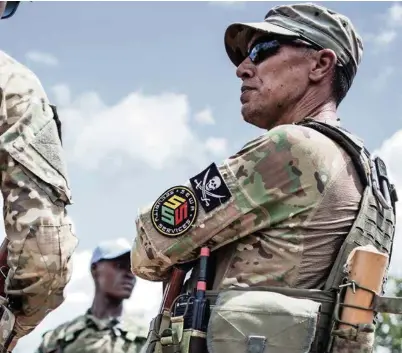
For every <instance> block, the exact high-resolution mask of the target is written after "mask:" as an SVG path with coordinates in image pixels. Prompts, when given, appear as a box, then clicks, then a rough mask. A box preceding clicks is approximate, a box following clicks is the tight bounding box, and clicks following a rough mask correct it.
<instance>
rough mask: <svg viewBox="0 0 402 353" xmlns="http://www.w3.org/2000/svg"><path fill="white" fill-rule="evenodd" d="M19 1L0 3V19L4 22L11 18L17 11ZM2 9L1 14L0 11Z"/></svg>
mask: <svg viewBox="0 0 402 353" xmlns="http://www.w3.org/2000/svg"><path fill="white" fill-rule="evenodd" d="M19 5H20V1H0V15H1V17H0V19H2V20H6V19H7V18H10V17H12V16H13V15H14V14H15V12H16V11H17V9H18V6H19ZM2 9H3V13H1V10H2Z"/></svg>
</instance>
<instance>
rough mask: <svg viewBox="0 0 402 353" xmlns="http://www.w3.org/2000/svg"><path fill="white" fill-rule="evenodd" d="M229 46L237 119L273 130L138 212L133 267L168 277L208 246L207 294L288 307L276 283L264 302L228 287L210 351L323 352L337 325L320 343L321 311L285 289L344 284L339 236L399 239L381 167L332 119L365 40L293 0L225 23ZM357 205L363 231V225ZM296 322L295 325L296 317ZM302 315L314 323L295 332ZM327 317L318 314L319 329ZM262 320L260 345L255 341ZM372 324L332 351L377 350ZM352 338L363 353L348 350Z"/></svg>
mask: <svg viewBox="0 0 402 353" xmlns="http://www.w3.org/2000/svg"><path fill="white" fill-rule="evenodd" d="M225 48H226V51H227V53H228V56H229V58H230V60H231V61H232V62H233V64H235V66H236V67H237V70H236V74H237V76H238V77H239V78H240V79H241V81H242V86H241V90H240V101H241V103H242V108H241V113H242V116H243V118H244V120H245V121H246V122H248V123H250V124H253V125H255V126H257V127H259V128H262V129H265V130H267V132H266V133H264V134H263V135H262V136H260V137H258V138H256V139H254V140H253V141H250V142H249V143H247V144H246V145H245V146H244V147H243V148H242V149H241V150H240V151H239V152H238V153H237V154H235V155H234V156H231V157H229V158H228V159H226V160H225V161H224V162H223V163H221V164H219V165H216V164H214V163H213V164H211V165H210V166H208V167H207V168H206V169H205V170H203V171H202V172H200V173H199V174H198V175H196V176H194V177H192V178H189V180H188V181H187V182H186V183H185V184H184V185H183V186H174V187H172V188H170V189H169V190H168V191H166V192H164V193H163V194H162V195H161V196H160V197H159V198H158V199H157V200H156V201H155V202H154V203H153V204H152V205H150V206H149V207H145V208H143V209H142V210H141V211H140V214H139V217H138V219H137V230H138V235H137V237H136V239H135V244H134V247H133V250H132V260H131V261H132V270H133V272H134V273H135V274H137V275H138V276H140V277H142V278H144V279H148V280H151V281H161V280H167V279H168V278H169V277H170V274H171V271H172V269H173V268H174V267H175V266H176V265H180V264H182V263H185V262H189V261H192V260H194V259H196V258H197V257H198V256H199V253H200V247H203V246H208V247H209V248H210V250H211V251H212V253H213V254H214V255H215V259H216V263H217V264H216V271H215V280H214V283H213V289H216V290H224V289H227V288H233V287H240V288H244V287H251V286H253V287H255V286H257V287H262V286H264V287H268V286H269V287H270V288H274V289H275V290H276V291H278V290H280V289H282V291H279V293H282V296H281V297H280V299H277V297H275V296H274V294H275V293H274V290H272V289H271V290H267V291H265V292H259V295H260V297H258V296H257V297H253V293H256V292H255V291H254V292H253V291H249V292H247V291H242V292H240V291H239V292H238V293H241V294H238V297H236V293H237V292H236V291H230V292H222V297H221V298H220V299H221V300H220V302H219V307H225V304H227V307H226V308H223V309H222V311H221V312H219V313H218V314H216V315H215V319H216V325H214V324H213V322H214V320H215V319H214V320H212V319H211V320H212V321H209V325H210V327H211V326H212V333H211V336H209V338H208V348H211V349H212V351H211V353H217V352H224V351H231V352H233V353H236V352H244V351H247V349H251V350H253V351H258V352H263V351H265V350H268V351H269V350H270V347H273V348H272V349H273V350H275V351H276V352H281V348H282V349H283V351H284V352H288V351H289V350H292V347H293V348H294V351H295V352H296V351H298V352H302V351H303V352H307V351H308V350H309V349H310V348H311V349H312V351H314V352H317V353H318V352H324V349H325V348H324V345H325V342H324V340H323V341H321V338H323V337H324V336H325V331H330V326H329V324H328V326H323V327H324V330H320V331H318V329H317V340H318V341H319V342H316V343H317V344H316V345H315V344H314V345H313V340H314V331H311V330H315V329H316V326H315V324H316V323H314V322H313V320H316V317H315V318H313V316H311V313H312V312H315V310H317V303H315V302H314V300H310V301H308V302H307V301H303V302H302V303H300V302H297V301H295V298H297V297H298V295H297V294H295V295H294V296H293V297H292V296H291V295H287V294H284V293H285V290H284V289H289V288H297V289H324V288H325V289H326V290H328V291H329V290H330V289H331V290H332V289H334V290H337V289H339V287H338V285H339V284H340V283H339V282H338V279H342V278H343V275H342V265H343V263H338V266H335V267H333V265H334V261H335V259H336V258H337V255H338V253H339V250H340V248H341V245H342V243H343V242H344V240H345V238H346V237H347V236H348V235H349V234H351V236H350V237H348V244H355V242H357V243H358V244H369V243H370V242H371V243H372V244H375V245H376V246H378V247H377V248H380V249H381V250H383V249H386V250H388V251H390V246H389V244H390V243H391V242H390V241H389V240H388V238H387V237H392V234H393V232H394V228H393V225H394V220H395V217H394V215H393V214H392V208H391V207H389V206H390V204H388V205H386V204H384V203H383V204H382V205H384V207H385V208H382V209H381V210H380V206H378V207H379V208H378V213H377V208H376V207H377V206H376V205H377V204H378V205H379V204H380V203H379V200H381V198H380V196H377V195H378V193H379V192H378V189H377V186H375V185H374V183H372V184H371V181H370V182H368V181H367V179H368V178H370V179H371V178H373V179H372V180H375V179H374V178H375V177H374V173H375V172H373V174H371V170H373V169H372V168H371V166H372V164H371V163H370V160H369V159H368V157H367V155H366V154H365V152H362V151H364V149H363V147H364V146H362V142H361V140H360V139H358V138H356V137H355V136H353V135H351V134H349V133H347V132H345V131H344V130H342V129H340V122H339V119H338V117H337V108H338V106H339V104H340V103H341V101H342V100H343V99H344V97H345V96H346V94H347V92H348V91H349V89H350V87H351V85H352V82H353V80H354V78H355V75H356V73H357V69H358V66H359V64H360V61H361V58H362V53H363V44H362V40H361V38H360V36H359V35H358V33H357V32H356V30H355V28H354V26H353V25H352V23H351V22H350V20H349V19H348V18H346V17H345V16H343V15H340V14H338V13H336V12H334V11H331V10H328V9H326V8H324V7H321V6H317V5H314V4H302V3H299V4H296V5H282V6H277V7H274V8H273V9H271V10H270V11H269V12H268V14H267V15H266V17H265V20H264V21H263V22H259V23H249V24H242V23H236V24H232V25H230V26H229V27H228V29H227V30H226V33H225ZM336 137H337V138H336ZM338 142H339V143H338ZM340 142H342V144H340ZM341 146H342V147H345V149H344V148H342V147H341ZM176 185H178V184H176ZM364 188H366V189H364ZM363 190H364V191H365V194H364V202H363V203H361V200H362V195H363ZM384 192H385V191H384ZM387 192H388V191H387ZM372 195H376V196H372ZM368 205H369V206H368ZM381 207H382V206H381ZM359 211H361V213H360V215H359V218H358V219H359V222H361V223H357V226H358V229H355V228H354V227H353V228H352V225H353V224H354V222H355V221H356V219H357V216H358V212H359ZM380 212H383V213H382V215H380ZM384 218H387V220H386V221H381V219H384ZM377 222H378V223H377ZM369 224H370V225H371V224H376V225H373V226H372V227H373V229H374V230H373V232H374V233H373V234H375V235H372V233H370V230H366V227H368V225H369ZM377 227H378V228H377ZM362 229H364V230H362ZM367 229H369V228H367ZM377 229H380V230H378V231H377ZM351 230H353V233H349V231H351ZM376 232H377V233H376ZM357 239H358V240H357ZM370 239H371V240H370ZM372 239H376V241H378V242H377V243H374V240H372ZM354 241H355V242H354ZM346 255H347V253H346ZM345 260H346V259H343V260H342V261H345ZM200 272H202V271H200ZM195 273H196V271H193V275H194V276H193V278H195V279H196V278H197V277H196V275H195ZM203 276H204V275H203ZM200 281H201V280H200ZM193 284H194V283H193ZM201 284H202V282H201ZM194 287H195V285H193V286H192V288H194ZM202 287H203V285H200V287H199V288H202ZM197 288H198V285H197ZM200 291H201V289H200ZM304 292H308V291H304ZM245 293H250V294H249V295H247V294H245ZM264 293H265V294H264ZM288 293H289V291H288ZM292 293H295V291H293V292H292ZM308 293H311V292H308ZM308 293H307V294H306V296H307V298H313V295H312V294H310V297H309V296H308V295H309V294H308ZM326 293H327V292H326ZM332 293H333V292H330V293H327V294H328V295H329V297H331V294H332ZM299 295H300V294H299ZM261 296H263V297H262V298H264V299H262V298H261ZM242 298H243V299H244V301H245V302H241V300H242ZM245 298H249V299H250V298H253V299H254V300H255V301H254V302H252V301H251V300H250V301H246V299H245ZM270 300H272V301H270ZM316 300H317V299H316ZM306 303H307V304H306ZM286 304H288V305H286ZM309 305H310V308H309ZM324 307H325V305H323V307H322V310H325V309H323V308H324ZM247 308H249V309H250V312H248V316H247V318H249V317H250V316H251V315H252V314H253V313H257V312H261V310H263V309H264V310H266V311H267V312H269V313H270V314H272V315H268V314H267V315H265V316H263V315H261V316H259V317H258V318H256V319H255V320H254V321H253V320H246V319H244V321H241V320H242V319H241V318H240V317H238V316H236V313H237V311H239V312H241V313H243V312H244V313H246V312H247V310H248V309H247ZM307 308H309V309H307ZM310 309H311V310H310ZM269 310H273V312H270V311H269ZM292 310H294V311H292ZM304 310H306V312H304ZM307 311H308V312H307ZM278 312H279V313H280V312H282V313H283V315H282V316H281V315H280V314H279V315H278V314H277V313H278ZM211 315H212V314H211ZM226 315H227V316H226ZM298 315H300V320H299V321H297V320H295V321H297V322H292V319H291V318H292V317H299V316H298ZM326 315H328V313H327V314H326ZM308 316H311V320H312V322H311V327H312V328H311V327H310V326H309V327H307V324H306V327H301V326H300V325H301V322H307V321H306V320H307V319H304V318H306V317H308ZM275 317H276V318H278V321H277V322H275V319H273V318H275ZM279 317H280V319H279ZM325 317H326V316H325V315H324V314H322V315H321V317H320V325H323V320H324V318H325ZM236 318H238V321H235V320H236ZM269 318H271V321H269ZM286 318H289V320H288V321H284V320H287V319H286ZM302 318H303V319H302ZM156 320H157V319H156ZM219 320H220V321H219ZM231 320H234V321H231ZM264 320H266V321H264ZM154 322H157V321H154ZM154 322H153V323H152V325H153V324H154ZM194 322H196V321H193V324H191V325H194ZM261 322H264V324H261ZM278 322H280V324H278ZM228 323H229V324H228ZM253 323H260V325H255V326H253ZM230 324H231V325H230ZM368 324H369V323H368ZM184 325H185V324H184ZM225 325H226V326H225ZM239 325H240V326H241V325H243V326H241V327H240V326H239ZM278 325H279V326H280V327H278ZM165 326H166V325H165ZM261 326H264V329H265V330H266V331H264V333H263V332H260V334H261V335H265V337H264V336H261V335H260V336H259V333H257V331H258V330H259V329H260V328H261ZM210 327H209V328H208V330H210ZM297 327H299V329H297ZM191 328H193V326H191ZM224 328H226V329H227V331H225V330H224ZM233 328H236V329H233ZM365 329H366V330H367V331H366V332H364V330H361V331H359V337H360V335H361V337H360V338H358V339H355V338H352V337H354V336H352V334H350V336H349V337H348V336H347V334H346V333H345V332H341V333H339V332H338V334H339V335H340V334H344V338H345V339H346V340H348V339H349V341H347V342H345V344H344V345H343V346H342V347H339V346H338V348H337V352H340V351H342V352H352V351H353V352H362V351H363V350H364V351H365V352H366V351H367V352H369V351H371V347H372V336H373V330H372V327H370V330H368V329H367V327H366V328H365ZM247 330H249V331H247ZM278 330H279V331H278ZM286 330H288V331H286ZM291 330H294V331H292V332H290V331H291ZM287 332H288V333H287ZM311 332H313V335H312V336H311ZM172 335H173V334H172ZM249 335H251V336H249ZM150 337H151V338H152V337H153V338H155V337H156V336H155V335H154V336H152V335H151V336H150ZM156 338H157V337H156ZM215 339H216V341H215ZM350 340H354V342H355V344H356V345H357V346H359V347H357V348H356V347H355V348H354V349H353V350H352V349H350V348H351V347H350V346H349V344H350V342H351V341H350ZM272 342H274V343H272ZM306 342H307V343H306ZM151 343H152V342H151ZM183 344H185V342H184V343H183ZM247 344H249V345H251V346H249V347H246V345H247ZM270 345H272V346H270ZM149 347H150V350H149V351H148V352H151V351H152V349H153V348H152V344H151V345H149ZM314 347H315V348H314ZM317 347H318V348H317ZM320 347H321V348H320ZM292 351H293V350H292ZM325 351H326V350H325Z"/></svg>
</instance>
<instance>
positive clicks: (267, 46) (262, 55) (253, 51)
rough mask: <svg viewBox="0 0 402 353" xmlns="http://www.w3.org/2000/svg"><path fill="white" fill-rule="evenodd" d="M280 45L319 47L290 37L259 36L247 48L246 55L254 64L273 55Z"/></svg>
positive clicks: (318, 48)
mask: <svg viewBox="0 0 402 353" xmlns="http://www.w3.org/2000/svg"><path fill="white" fill-rule="evenodd" d="M281 45H291V46H296V47H304V48H311V49H315V50H320V49H321V48H320V47H318V46H317V45H315V44H311V43H307V42H304V41H303V42H298V41H296V40H295V39H290V38H281V39H272V38H263V37H262V38H259V39H257V40H256V41H255V42H254V43H253V44H252V45H251V46H250V49H249V50H248V57H249V58H250V60H251V61H252V62H253V63H254V64H256V65H257V64H258V63H260V62H262V61H264V60H266V59H267V58H269V57H271V56H273V55H275V54H276V53H277V52H278V51H279V49H280V47H281Z"/></svg>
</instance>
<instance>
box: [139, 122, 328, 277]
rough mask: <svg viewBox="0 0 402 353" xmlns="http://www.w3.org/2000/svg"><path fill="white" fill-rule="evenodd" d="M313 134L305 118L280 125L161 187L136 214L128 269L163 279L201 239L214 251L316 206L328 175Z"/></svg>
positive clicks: (195, 251)
mask: <svg viewBox="0 0 402 353" xmlns="http://www.w3.org/2000/svg"><path fill="white" fill-rule="evenodd" d="M310 131H311V132H310ZM318 135H319V136H322V135H320V134H318V133H316V132H315V131H312V130H311V129H307V128H306V127H302V126H296V125H283V126H280V127H277V128H275V129H272V130H270V131H269V132H267V133H266V134H265V135H263V136H261V137H259V138H257V139H256V140H254V141H251V142H250V143H249V144H247V145H246V146H245V147H244V148H243V149H242V150H241V151H239V152H238V153H237V154H236V155H234V156H232V157H231V158H229V159H227V160H226V161H225V162H224V163H222V164H221V165H219V166H216V165H215V164H211V165H210V166H209V167H207V168H206V169H205V170H203V171H202V172H201V173H199V174H198V175H196V176H195V177H193V178H190V179H189V180H188V181H187V182H186V183H185V184H184V185H182V186H179V187H173V188H172V189H169V190H168V191H166V192H165V193H163V194H162V195H161V197H160V198H159V199H157V200H156V201H155V202H154V203H153V204H152V205H149V206H148V207H146V208H144V209H142V210H140V213H139V216H138V217H137V220H136V225H137V237H136V239H135V241H134V245H133V249H132V254H131V262H132V264H131V266H132V271H133V272H134V273H135V274H137V275H138V276H139V277H142V278H144V279H147V280H151V281H160V280H165V279H167V277H168V275H169V270H170V268H171V267H172V266H173V265H175V264H178V263H182V262H187V261H191V260H193V259H196V258H197V256H198V252H199V248H200V247H201V246H203V245H208V246H209V247H210V248H211V250H212V251H214V250H216V249H217V248H219V247H222V246H223V245H226V244H228V243H231V242H234V241H236V240H237V239H239V238H242V237H245V236H247V235H249V234H252V233H254V232H257V231H258V230H260V229H262V228H268V227H276V226H278V225H280V223H281V222H282V221H284V220H288V219H290V218H292V217H295V218H296V219H297V217H298V214H301V213H305V211H307V210H309V209H311V208H312V207H314V206H315V205H316V203H317V202H318V200H319V198H320V196H321V195H320V193H319V187H318V188H317V185H318V186H319V184H320V183H325V180H326V179H325V178H323V179H320V175H319V173H317V163H319V160H320V159H322V153H325V151H324V152H322V151H320V149H319V148H317V143H318V144H319V143H321V141H320V140H319V141H317V140H316V139H317V136H318ZM321 138H322V137H321ZM295 221H296V220H295ZM297 221H299V220H297ZM279 227H280V226H279Z"/></svg>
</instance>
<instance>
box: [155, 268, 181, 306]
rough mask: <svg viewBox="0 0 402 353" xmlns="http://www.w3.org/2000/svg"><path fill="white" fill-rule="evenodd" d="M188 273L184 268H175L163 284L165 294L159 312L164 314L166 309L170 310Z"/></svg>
mask: <svg viewBox="0 0 402 353" xmlns="http://www.w3.org/2000/svg"><path fill="white" fill-rule="evenodd" d="M186 273H187V271H185V270H184V269H181V268H178V267H174V268H173V271H172V274H171V276H170V279H169V281H168V282H167V283H166V282H165V283H164V284H163V287H164V288H163V290H164V294H163V299H162V303H161V306H160V308H159V314H163V312H164V311H165V310H167V311H170V309H171V307H172V304H173V302H174V301H175V299H176V298H177V297H178V296H179V295H180V292H181V289H182V287H183V282H184V279H185V277H186Z"/></svg>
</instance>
